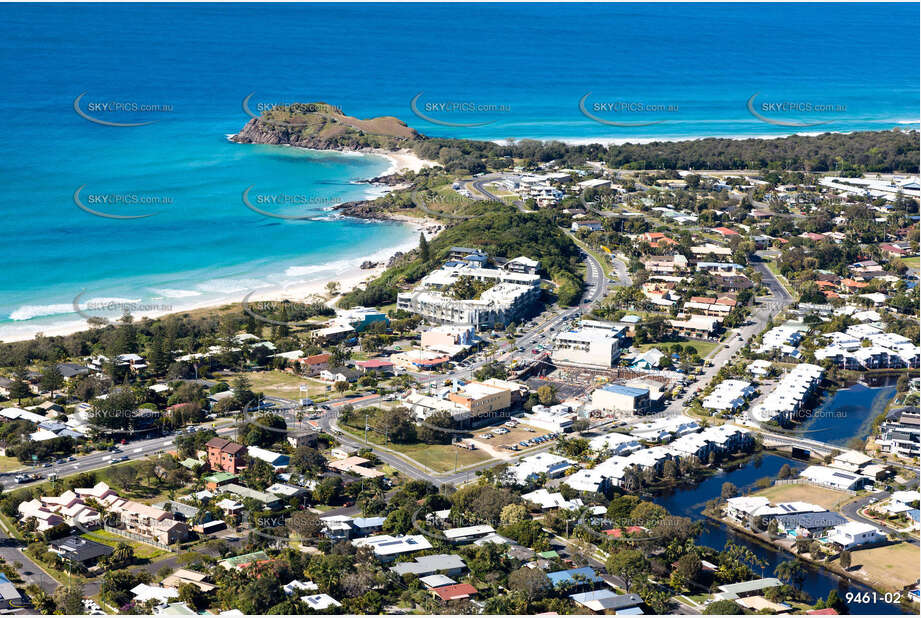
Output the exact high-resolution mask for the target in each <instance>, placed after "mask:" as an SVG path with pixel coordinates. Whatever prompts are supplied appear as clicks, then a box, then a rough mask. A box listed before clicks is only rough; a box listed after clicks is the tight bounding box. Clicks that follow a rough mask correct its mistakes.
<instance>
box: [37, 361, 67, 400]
mask: <svg viewBox="0 0 921 618" xmlns="http://www.w3.org/2000/svg"><path fill="white" fill-rule="evenodd" d="M41 385H42V388H43V389H45V390H46V391H51V398H52V399H54V391H56V390H58V389H60V388H61V387H63V386H64V376H63V375H61V371H60V369H58V367H57V365H49V366H48V367H45V369H44V370H43V371H42V379H41Z"/></svg>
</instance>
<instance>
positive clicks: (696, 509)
mask: <svg viewBox="0 0 921 618" xmlns="http://www.w3.org/2000/svg"><path fill="white" fill-rule="evenodd" d="M784 464H790V465H791V466H793V467H799V468H800V469H802V468H803V467H805V465H806V464H804V463H803V462H797V461H795V460H792V459H787V458H785V457H780V456H778V455H773V454H759V455H755V456H754V457H753V458H751V459H750V460H748V461H747V462H746V463H744V464H742V465H741V466H740V467H737V468H736V469H733V470H730V471H725V470H721V471H719V472H718V473H717V474H715V475H713V476H711V477H708V478H707V479H705V480H704V481H702V482H701V483H700V484H699V485H697V486H696V487H691V488H678V489H674V490H671V491H669V492H667V493H663V494H660V495H659V496H657V497H656V498H655V502H657V503H658V504H661V505H662V506H663V507H665V508H666V509H668V511H669V513H671V514H673V515H679V516H682V517H689V518H691V519H693V520H696V521H702V522H703V531H702V533H701V535H700V537H699V538H698V543H699V544H700V545H706V546H708V547H713V548H714V549H718V550H721V549H723V547H724V546H725V545H726V543H727V542H729V541H731V542H732V543H735V544H736V545H742V546H745V547H747V548H748V549H750V550H751V551H752V553H754V554H755V555H756V556H757V557H758V558H759V559H760V560H762V561H763V562H764V563H765V566H764V569H763V571H761V570H759V569H756V570H755V572H756V574H757V575H758V576H762V575H763V576H764V577H774V569H775V568H776V567H777V565H778V564H780V563H781V562H784V561H787V560H791V559H792V556H791V555H790V554H788V553H786V552H782V551H780V550H777V549H773V548H770V547H767V546H764V545H761V544H759V543H757V542H755V541H753V540H752V539H749V538H748V537H746V536H743V535H741V534H738V533H737V532H735V531H734V530H732V529H731V528H729V527H728V526H726V525H724V524H721V523H717V522H714V521H712V520H710V519H708V518H706V517H704V516H703V515H702V511H703V509H704V507H705V506H706V503H707V501H708V500H711V499H713V498H714V497H717V496H719V495H720V490H721V488H722V486H723V483H727V482H728V483H732V484H733V485H735V486H736V487H738V488H739V490H740V492H741V493H745V492H746V491H747V490H751V489H753V488H754V487H755V482H756V481H757V480H758V479H760V478H763V477H770V478H772V479H773V478H776V477H777V472H778V471H779V470H780V468H781V466H783V465H784ZM806 567H807V577H806V580H805V582H803V586H802V588H803V590H805V591H806V592H808V593H809V594H810V595H811V596H812V597H813V599H818V598H819V597H822V598H826V597H827V596H828V593H829V591H831V590H833V589H837V590H838V594H839V595H840V596H841V598H842V600H845V599H846V597H845V593H847V592H848V591H850V592H853V593H855V594H856V593H857V592H871V593H872V592H873V591H872V589H871V588H869V587H867V586H864V585H862V584H858V583H853V582H849V581H848V580H846V579H843V578H840V577H838V576H837V575H835V574H834V573H830V572H828V571H826V570H824V569H819V568H815V567H813V566H811V565H808V564H807V565H806ZM878 596H879V595H878ZM849 607H850V610H851V613H852V614H903V613H906V612H903V611H902V609H901V608H900V607H899V606H898V605H897V604H891V603H884V602H881V601H879V602H876V603H862V604H858V603H850V604H849Z"/></svg>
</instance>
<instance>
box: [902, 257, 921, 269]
mask: <svg viewBox="0 0 921 618" xmlns="http://www.w3.org/2000/svg"><path fill="white" fill-rule="evenodd" d="M902 263H903V264H905V266H908V267H909V268H912V269H914V270H921V255H916V256H914V257H910V258H902Z"/></svg>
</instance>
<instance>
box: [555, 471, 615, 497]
mask: <svg viewBox="0 0 921 618" xmlns="http://www.w3.org/2000/svg"><path fill="white" fill-rule="evenodd" d="M607 478H608V477H607V476H605V474H604V472H602V471H601V470H597V469H594V468H593V469H591V470H579V471H577V472H575V473H573V474H570V475H569V476H567V477H566V478H565V479H563V484H564V485H569V486H570V487H571V488H573V489H575V490H576V491H587V492H600V491H601V490H602V489H604V484H605V481H606V480H607Z"/></svg>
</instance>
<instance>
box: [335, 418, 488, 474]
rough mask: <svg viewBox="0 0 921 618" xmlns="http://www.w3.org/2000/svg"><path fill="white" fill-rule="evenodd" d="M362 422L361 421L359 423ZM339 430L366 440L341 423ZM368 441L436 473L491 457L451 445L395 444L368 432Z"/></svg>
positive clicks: (350, 427) (359, 432) (359, 433)
mask: <svg viewBox="0 0 921 618" xmlns="http://www.w3.org/2000/svg"><path fill="white" fill-rule="evenodd" d="M358 422H361V421H358ZM339 428H340V429H342V430H343V431H347V432H348V433H349V434H351V435H352V436H353V437H355V438H358V439H359V440H364V431H362V430H361V429H358V428H357V427H352V426H349V425H345V424H342V423H340V424H339ZM368 441H369V442H371V444H376V445H379V446H386V447H387V448H389V449H392V450H394V451H396V452H397V453H400V454H401V455H404V456H405V457H407V458H409V459H412V460H414V461H417V462H419V463H420V464H422V465H423V466H426V467H427V468H431V469H432V470H435V471H436V472H450V471H452V470H454V465H455V461H456V463H457V467H458V468H463V467H464V466H470V465H473V464H478V463H482V462H484V461H488V460H489V459H490V457H489V455H487V454H486V453H484V452H483V451H480V450H475V451H470V450H467V449H463V448H460V447H457V446H452V445H450V444H423V443H421V442H418V443H416V444H394V443H392V442H390V443H388V442H387V441H386V439H385V438H384V437H383V436H381V435H380V434H378V433H377V432H375V431H368Z"/></svg>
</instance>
